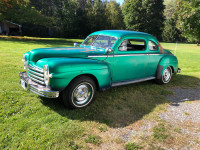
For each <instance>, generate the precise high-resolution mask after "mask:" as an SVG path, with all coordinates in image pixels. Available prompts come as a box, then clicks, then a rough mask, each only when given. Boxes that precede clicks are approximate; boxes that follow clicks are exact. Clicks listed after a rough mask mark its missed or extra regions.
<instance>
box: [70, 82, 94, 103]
mask: <svg viewBox="0 0 200 150" xmlns="http://www.w3.org/2000/svg"><path fill="white" fill-rule="evenodd" d="M91 95H92V87H91V86H90V85H89V84H80V85H78V86H77V87H76V88H75V90H74V91H73V100H74V102H75V103H76V104H78V105H81V104H84V103H86V102H87V101H88V100H89V99H90V98H91Z"/></svg>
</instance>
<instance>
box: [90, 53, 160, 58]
mask: <svg viewBox="0 0 200 150" xmlns="http://www.w3.org/2000/svg"><path fill="white" fill-rule="evenodd" d="M143 55H160V53H158V54H149V53H144V54H119V55H88V57H125V56H143Z"/></svg>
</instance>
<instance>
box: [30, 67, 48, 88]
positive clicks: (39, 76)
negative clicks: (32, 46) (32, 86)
mask: <svg viewBox="0 0 200 150" xmlns="http://www.w3.org/2000/svg"><path fill="white" fill-rule="evenodd" d="M27 74H28V77H29V78H30V79H31V80H33V81H34V82H36V83H38V84H40V85H45V83H44V70H43V69H41V68H38V67H33V66H31V65H28V69H27Z"/></svg>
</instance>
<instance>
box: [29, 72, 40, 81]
mask: <svg viewBox="0 0 200 150" xmlns="http://www.w3.org/2000/svg"><path fill="white" fill-rule="evenodd" d="M28 75H29V76H31V77H33V78H36V79H39V80H41V81H44V78H41V77H38V76H36V75H34V74H31V73H28Z"/></svg>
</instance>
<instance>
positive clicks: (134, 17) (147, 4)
mask: <svg viewBox="0 0 200 150" xmlns="http://www.w3.org/2000/svg"><path fill="white" fill-rule="evenodd" d="M122 8H123V9H122V12H123V15H124V22H125V25H126V28H127V29H129V30H136V31H142V32H147V33H150V34H153V35H154V36H156V37H157V38H158V39H160V38H161V34H162V28H163V24H164V15H163V11H164V8H165V6H164V4H163V0H143V1H141V0H125V3H124V5H123V7H122Z"/></svg>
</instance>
